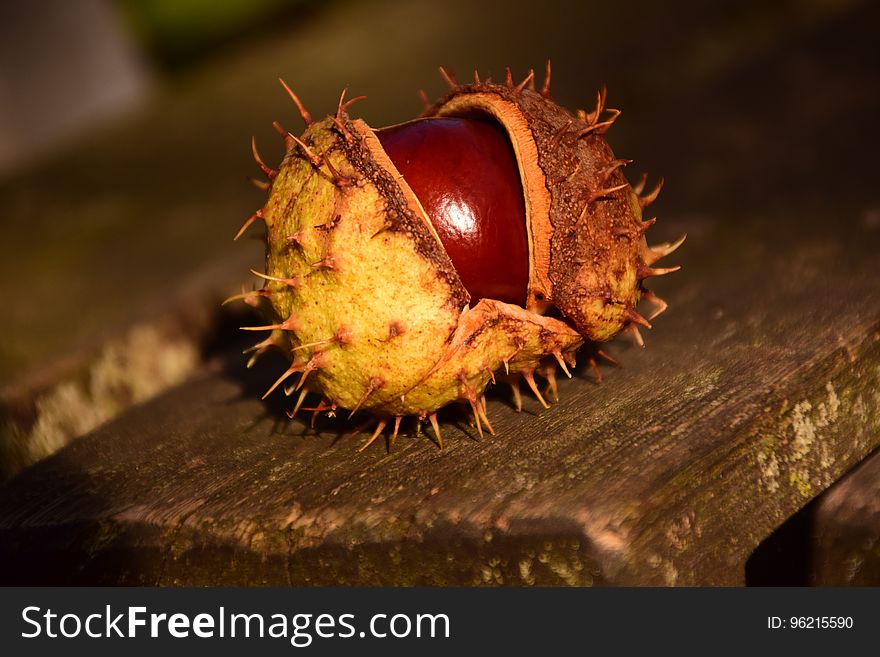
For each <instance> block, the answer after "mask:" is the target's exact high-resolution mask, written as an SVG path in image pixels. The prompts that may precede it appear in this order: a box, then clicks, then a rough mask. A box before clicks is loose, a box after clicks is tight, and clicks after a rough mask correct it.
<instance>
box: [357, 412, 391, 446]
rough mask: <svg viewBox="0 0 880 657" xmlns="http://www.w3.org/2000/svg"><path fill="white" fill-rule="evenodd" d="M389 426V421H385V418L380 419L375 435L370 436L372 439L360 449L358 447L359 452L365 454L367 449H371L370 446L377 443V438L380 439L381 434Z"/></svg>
mask: <svg viewBox="0 0 880 657" xmlns="http://www.w3.org/2000/svg"><path fill="white" fill-rule="evenodd" d="M387 424H388V420H385V419H383V418H380V419H379V423H378V424H377V425H376V430H375V431H374V432H373V435H372V436H370V437H369V438H368V439H367V440H366V441H365V442H364V444H363V445H361V446H360V447H358V452H363V451H364V450H365V449H366V448H367V447H369V446H370V445H372V444H373V443H374V442H375V441H376V438H378V437H379V434H380V433H382V431H383V430H384V429H385V425H387Z"/></svg>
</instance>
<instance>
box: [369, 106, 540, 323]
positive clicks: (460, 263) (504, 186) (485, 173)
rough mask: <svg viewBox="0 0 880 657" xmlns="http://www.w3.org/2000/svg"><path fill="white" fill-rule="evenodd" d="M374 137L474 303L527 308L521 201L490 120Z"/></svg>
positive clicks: (451, 121) (413, 127)
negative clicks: (483, 301) (488, 301)
mask: <svg viewBox="0 0 880 657" xmlns="http://www.w3.org/2000/svg"><path fill="white" fill-rule="evenodd" d="M376 136H377V137H378V138H379V141H380V142H381V143H382V147H383V148H384V149H385V151H386V152H387V153H388V156H389V157H390V158H391V161H392V162H393V163H394V166H395V167H396V168H397V170H398V171H400V173H401V174H402V175H403V178H404V180H406V182H407V184H409V186H410V187H411V188H412V190H413V192H414V193H415V195H416V196H417V197H418V199H419V202H420V203H421V204H422V207H424V209H425V212H427V214H428V217H429V218H430V219H431V222H432V223H433V225H434V228H435V229H436V230H437V233H438V235H439V236H440V240H441V241H442V242H443V246H444V247H445V249H446V252H447V253H448V254H449V257H450V258H451V259H452V263H453V265H454V266H455V268H456V271H457V272H458V274H459V276H460V277H461V280H462V283H463V284H464V286H465V289H467V291H468V293H469V294H470V295H471V302H472V305H473V304H474V303H476V302H477V301H478V300H479V299H484V298H485V299H496V300H498V301H503V302H506V303H514V304H517V305H520V306H523V305H525V301H526V288H527V286H528V282H529V251H528V248H529V247H528V236H527V233H526V217H525V202H524V200H523V191H522V183H521V181H520V173H519V168H518V167H517V163H516V158H515V155H514V152H513V148H512V146H511V145H510V142H509V140H508V138H507V135H506V134H505V132H504V130H503V129H502V128H501V127H500V126H499V125H498V124H496V123H494V122H491V121H488V120H486V121H483V120H479V119H459V118H432V119H419V120H416V121H411V122H409V123H404V124H401V125H397V126H392V127H390V128H384V129H382V130H376Z"/></svg>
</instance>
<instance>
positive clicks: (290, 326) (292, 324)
mask: <svg viewBox="0 0 880 657" xmlns="http://www.w3.org/2000/svg"><path fill="white" fill-rule="evenodd" d="M240 328H241V330H242V331H295V330H296V329H297V321H296V319H295V318H294V317H293V316H290V317H288V318H287V319H285V320H284V321H283V322H281V323H280V324H268V325H266V326H242V327H240Z"/></svg>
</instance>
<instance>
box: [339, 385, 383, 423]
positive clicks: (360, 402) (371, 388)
mask: <svg viewBox="0 0 880 657" xmlns="http://www.w3.org/2000/svg"><path fill="white" fill-rule="evenodd" d="M384 385H385V379H383V378H382V377H380V376H374V377H372V378H371V379H370V382H369V384H367V389H366V390H365V391H364V394H363V395H362V396H361V398H360V399H359V400H358V402H357V404H355V405H354V408H352V409H351V413H349V415H348V419H351V418H352V416H353V415H354V414H355V413H357V412H358V410H359V409H360V407H361V406H363V405H364V402H365V401H367V398H368V397H369V396H370V395H372V394H373V393H374V392H376V391H377V390H378V389H379V388H381V387H382V386H384Z"/></svg>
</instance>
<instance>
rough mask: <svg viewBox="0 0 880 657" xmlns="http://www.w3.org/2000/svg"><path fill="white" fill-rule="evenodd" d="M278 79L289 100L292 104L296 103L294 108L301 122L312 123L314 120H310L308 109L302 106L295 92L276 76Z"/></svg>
mask: <svg viewBox="0 0 880 657" xmlns="http://www.w3.org/2000/svg"><path fill="white" fill-rule="evenodd" d="M278 81H279V82H280V83H281V86H282V87H284V90H285V91H286V92H287V95H288V96H290V98H291V100H293V103H294V105H296V109H298V110H299V115H300V116H301V117H302V120H303V122H304V123H305V124H306V126H310V125H312V123H314V121H313V120H312V115H311V114H309V112H308V110H307V109H306V108H305V107H304V106H303V104H302V102H301V101H300V99H299V96H297V95H296V94H295V93H293V89H291V88H290V87H288V86H287V83H286V82H285V81H284V80H282V79H281V78H278Z"/></svg>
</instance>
